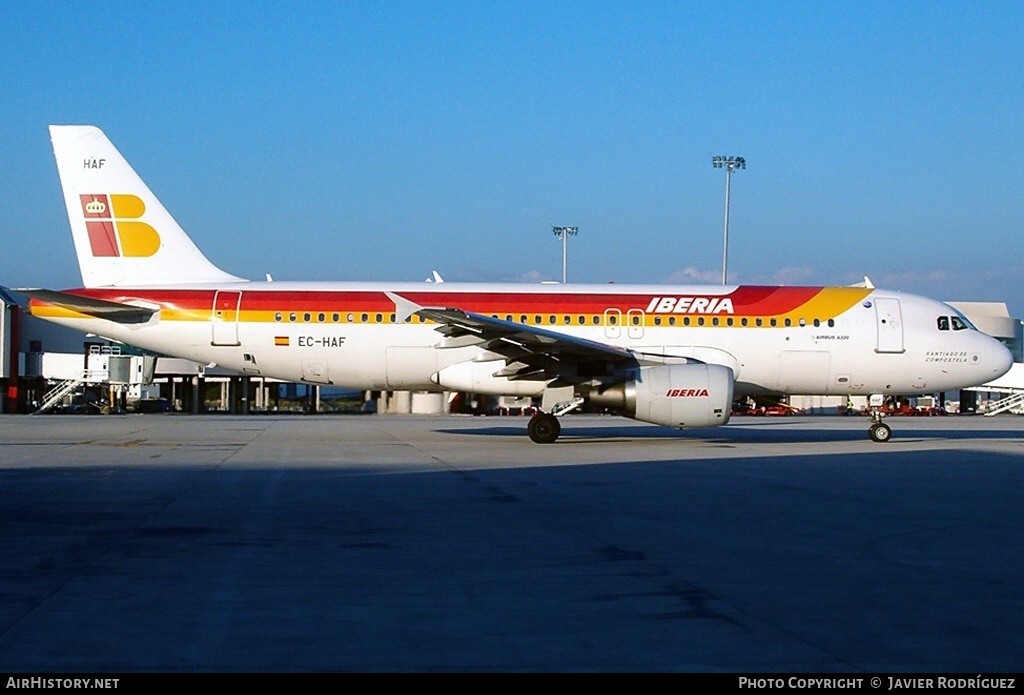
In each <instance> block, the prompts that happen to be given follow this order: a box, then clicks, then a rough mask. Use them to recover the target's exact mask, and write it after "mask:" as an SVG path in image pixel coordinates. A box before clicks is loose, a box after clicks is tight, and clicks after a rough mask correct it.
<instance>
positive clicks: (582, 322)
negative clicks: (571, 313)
mask: <svg viewBox="0 0 1024 695" xmlns="http://www.w3.org/2000/svg"><path fill="white" fill-rule="evenodd" d="M577 322H578V323H579V324H580V325H581V326H582V325H583V324H585V323H586V322H587V317H586V316H584V315H583V314H580V317H579V319H578V320H577Z"/></svg>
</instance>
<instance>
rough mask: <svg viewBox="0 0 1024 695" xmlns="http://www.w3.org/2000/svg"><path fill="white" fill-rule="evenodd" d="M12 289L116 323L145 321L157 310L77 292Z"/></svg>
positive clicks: (27, 295) (33, 297)
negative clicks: (94, 297) (84, 295)
mask: <svg viewBox="0 0 1024 695" xmlns="http://www.w3.org/2000/svg"><path fill="white" fill-rule="evenodd" d="M13 291H14V292H17V293H18V294H23V295H25V296H26V297H29V298H31V299H35V300H38V301H40V302H45V303H46V304H51V305H53V306H59V307H61V308H63V309H70V310H71V311H75V312H78V313H79V314H85V315H86V316H92V317H93V318H97V319H106V320H107V321H115V322H117V323H146V322H147V321H149V320H150V318H152V317H153V314H155V313H156V311H157V310H156V309H150V308H148V307H142V306H133V305H131V304H119V303H118V302H108V301H106V300H103V299H92V298H91V297H80V296H78V295H77V294H70V293H68V292H57V291H54V290H41V289H25V290H21V289H19V290H13ZM29 312H30V313H31V312H32V305H31V304H30V305H29Z"/></svg>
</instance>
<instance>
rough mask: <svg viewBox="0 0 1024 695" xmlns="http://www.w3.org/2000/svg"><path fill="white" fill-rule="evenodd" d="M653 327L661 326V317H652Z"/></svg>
mask: <svg viewBox="0 0 1024 695" xmlns="http://www.w3.org/2000/svg"><path fill="white" fill-rule="evenodd" d="M654 325H655V326H660V325H661V317H660V316H655V317H654Z"/></svg>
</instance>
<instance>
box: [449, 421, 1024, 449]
mask: <svg viewBox="0 0 1024 695" xmlns="http://www.w3.org/2000/svg"><path fill="white" fill-rule="evenodd" d="M887 422H888V423H889V425H890V426H891V427H892V430H893V433H892V440H891V441H890V442H889V443H890V444H898V443H899V442H901V441H904V442H907V441H927V440H932V441H942V440H957V441H964V440H971V439H977V440H1013V439H1022V440H1024V430H1016V429H1014V430H988V429H979V428H971V427H970V426H969V425H967V426H964V425H958V426H956V427H945V428H938V429H922V428H915V427H913V425H912V423H910V422H907V423H905V424H904V423H901V422H900V421H894V420H888V421H887ZM866 423H867V420H865V427H864V428H863V429H862V428H860V427H855V428H833V427H830V426H828V425H825V424H823V425H821V426H817V425H810V426H806V427H800V426H787V427H764V426H759V425H762V424H767V423H760V422H758V423H736V422H735V421H734V422H733V424H730V425H726V426H724V427H706V428H694V429H686V430H677V429H673V428H670V427H653V426H650V425H643V424H637V425H630V424H609V425H608V426H598V427H594V426H592V425H591V426H580V427H573V425H572V422H571V420H570V421H569V422H565V421H563V423H562V433H561V435H560V436H559V438H558V441H557V442H556V444H568V443H573V444H598V443H602V442H603V443H608V442H623V441H644V440H655V439H657V440H662V439H677V440H679V441H680V442H686V441H703V442H712V443H718V444H724V445H728V444H758V443H763V444H800V443H816V442H857V441H864V442H868V443H870V440H869V439H868V434H867V424H866ZM772 424H781V423H778V422H773V423H772ZM437 431H438V432H441V433H444V434H461V435H471V436H474V435H475V436H481V437H509V436H512V437H515V436H525V435H526V423H525V422H524V423H522V424H516V425H500V426H493V427H480V428H465V429H463V428H458V427H446V428H439V429H438V430H437ZM877 446H884V445H881V444H879V445H877Z"/></svg>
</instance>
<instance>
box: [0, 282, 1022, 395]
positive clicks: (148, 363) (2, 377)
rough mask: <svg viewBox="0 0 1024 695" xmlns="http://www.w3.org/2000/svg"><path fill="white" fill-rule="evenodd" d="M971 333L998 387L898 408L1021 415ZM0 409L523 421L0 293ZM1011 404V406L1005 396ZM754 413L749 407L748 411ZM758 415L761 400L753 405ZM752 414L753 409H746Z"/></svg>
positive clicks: (985, 315) (1018, 370)
mask: <svg viewBox="0 0 1024 695" xmlns="http://www.w3.org/2000/svg"><path fill="white" fill-rule="evenodd" d="M949 304H951V305H952V306H953V307H955V308H956V309H957V310H958V311H960V312H961V313H962V314H964V315H965V316H966V317H967V318H968V319H969V320H970V321H971V322H972V323H973V324H974V325H975V326H976V327H977V328H978V329H979V330H981V331H982V332H984V333H987V334H989V335H991V336H993V337H995V338H997V339H998V340H1000V341H1002V342H1003V343H1004V344H1005V345H1006V346H1007V347H1008V348H1009V349H1010V351H1011V352H1012V353H1013V356H1014V362H1015V364H1014V366H1013V368H1012V369H1011V371H1010V372H1009V373H1008V374H1007V375H1006V376H1004V377H1002V378H1001V379H999V380H998V381H997V382H993V383H992V384H988V385H985V386H983V387H979V388H975V389H970V390H965V391H961V392H959V393H955V394H921V395H919V396H917V397H916V398H914V399H913V400H912V401H911V402H909V403H904V404H903V407H911V408H918V407H920V408H929V409H932V408H939V409H941V411H942V412H981V411H992V410H993V409H995V408H1005V409H1011V408H1012V409H1013V411H1014V412H1024V335H1022V332H1024V328H1022V323H1021V320H1020V319H1017V318H1013V317H1011V316H1010V314H1009V311H1008V309H1007V307H1006V304H1004V303H993V302H949ZM0 305H2V312H0V411H2V412H4V413H34V412H80V413H89V412H92V413H97V412H131V411H134V412H162V411H174V412H185V413H196V414H198V413H210V412H220V413H239V414H247V413H250V412H338V413H394V414H402V413H416V414H436V413H446V412H466V413H474V414H479V413H488V414H523V413H529V412H531V411H532V409H533V408H534V406H535V404H534V403H532V402H530V400H529V399H499V398H494V397H489V396H477V395H475V394H465V393H409V392H369V391H343V390H340V389H339V390H333V391H328V390H326V387H322V386H318V385H313V384H292V383H282V382H280V381H276V380H273V379H267V378H264V377H260V376H252V375H248V374H243V373H239V372H235V371H232V370H227V369H224V368H222V367H217V366H208V365H202V364H198V363H196V362H191V361H189V360H183V359H177V358H170V357H162V356H156V355H150V354H144V353H143V352H141V351H139V350H136V349H134V348H132V347H129V346H125V345H121V344H118V343H112V342H110V341H107V340H104V339H102V338H98V337H96V336H92V335H86V334H84V333H80V332H77V331H74V330H71V329H68V328H64V327H62V326H58V325H56V324H52V323H50V322H48V321H43V320H41V319H37V318H35V317H33V316H30V315H28V314H27V313H25V312H24V311H22V309H21V308H20V306H19V304H18V302H17V300H16V299H15V298H14V297H13V296H11V295H9V294H7V293H5V292H3V291H2V290H0ZM1018 396H1019V401H1014V400H1013V399H1014V398H1017V397H1018ZM767 405H768V406H769V407H771V406H775V407H776V408H777V410H776V411H775V412H796V411H799V412H807V413H815V414H823V413H837V412H849V409H850V407H851V406H852V408H853V409H854V410H855V411H864V410H866V409H867V398H866V397H863V396H861V397H853V398H848V397H847V396H845V395H834V396H821V395H805V396H802V395H793V396H790V397H789V398H788V399H785V400H784V401H782V402H779V403H769V404H767ZM750 406H751V407H754V408H756V406H757V404H754V403H751V404H750ZM760 407H761V409H762V410H764V411H766V404H765V402H764V401H761V402H760ZM755 411H756V410H755Z"/></svg>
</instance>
